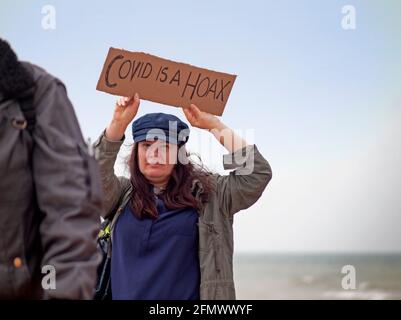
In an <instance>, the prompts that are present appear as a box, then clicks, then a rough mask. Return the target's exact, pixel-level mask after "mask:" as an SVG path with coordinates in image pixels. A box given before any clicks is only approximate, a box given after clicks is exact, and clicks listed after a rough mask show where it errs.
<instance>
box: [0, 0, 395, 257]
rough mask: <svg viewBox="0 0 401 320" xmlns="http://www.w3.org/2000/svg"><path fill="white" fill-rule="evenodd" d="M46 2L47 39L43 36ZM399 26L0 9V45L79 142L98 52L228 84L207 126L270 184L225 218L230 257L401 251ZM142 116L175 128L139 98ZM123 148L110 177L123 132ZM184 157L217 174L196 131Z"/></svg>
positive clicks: (116, 7) (91, 5) (180, 10)
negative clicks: (116, 52)
mask: <svg viewBox="0 0 401 320" xmlns="http://www.w3.org/2000/svg"><path fill="white" fill-rule="evenodd" d="M46 5H50V6H52V8H54V10H55V29H45V28H43V25H42V23H43V20H44V19H45V16H46V15H47V11H44V12H43V13H42V10H43V8H44V6H46ZM345 5H352V6H353V8H354V9H355V18H356V19H355V28H354V29H344V28H343V27H342V26H343V25H342V21H343V19H344V16H346V13H343V12H342V8H343V6H345ZM400 16H401V2H400V1H398V0H382V1H379V0H375V1H373V0H364V1H357V0H348V1H337V0H326V1H319V0H284V1H255V0H247V1H229V0H222V1H211V0H204V1H198V2H195V1H178V0H171V1H123V0H114V1H96V2H94V1H85V2H83V1H60V0H59V1H56V0H48V1H41V0H37V1H32V0H26V1H23V0H13V1H11V0H0V37H2V38H4V39H6V40H8V41H9V42H10V44H11V45H12V47H13V48H14V49H15V50H16V52H17V54H18V56H19V58H20V59H22V60H28V61H30V62H32V63H35V64H37V65H40V66H41V67H43V68H45V69H46V70H47V71H48V72H50V73H52V74H53V75H55V76H57V77H58V78H59V79H61V80H62V81H63V82H64V83H65V84H66V86H67V90H68V94H69V97H70V99H71V101H72V102H73V105H74V107H75V111H76V114H77V117H78V120H79V122H80V125H81V129H82V132H83V134H84V136H85V137H86V138H91V139H92V140H93V139H96V138H97V137H98V136H99V135H100V133H101V132H102V130H103V129H104V128H105V127H106V126H107V124H108V122H109V121H110V119H111V116H112V112H113V108H114V103H115V101H116V97H115V96H113V95H110V94H106V93H103V92H99V91H96V89H95V87H96V83H97V80H98V78H99V75H100V72H101V69H102V66H103V63H104V60H105V58H106V55H107V52H108V48H109V47H111V46H112V47H116V48H124V49H126V50H131V51H143V52H147V53H151V54H154V55H157V56H160V57H163V58H166V59H171V60H175V61H180V62H185V63H190V64H193V65H196V66H199V67H204V68H208V69H212V70H216V71H221V72H227V73H232V74H236V75H238V77H237V80H236V82H235V84H234V87H233V89H232V92H231V95H230V98H229V100H228V103H227V106H226V109H225V112H224V114H223V116H222V118H221V120H222V121H223V122H224V123H226V124H227V125H229V126H230V127H232V128H233V129H235V130H236V131H238V133H240V134H241V135H242V136H244V137H245V138H246V139H247V140H248V142H250V143H255V144H256V145H257V146H258V148H259V150H260V151H261V153H262V154H263V155H264V156H265V158H266V159H267V160H268V161H269V163H270V165H271V167H272V170H273V179H272V180H271V182H270V184H269V185H268V187H267V189H266V190H265V192H264V194H263V195H262V197H261V198H260V199H259V201H258V202H257V203H256V204H255V205H254V206H252V207H251V208H250V209H247V210H244V211H241V212H239V213H237V214H236V216H235V222H234V232H235V233H234V237H235V244H234V246H235V250H236V252H297V253H302V252H305V253H306V252H401V232H400V225H401V197H400V190H401V166H400V164H401V126H400V120H401V88H400V87H401V59H400V57H401V36H400V33H401V19H400ZM148 112H166V113H172V114H175V115H177V116H179V117H181V118H182V119H184V115H183V113H182V111H181V110H180V109H178V108H174V107H168V106H164V105H161V104H156V103H153V102H148V101H142V102H141V107H140V111H139V114H138V116H140V115H143V114H146V113H148ZM130 139H131V140H130ZM127 142H128V143H127V145H126V146H125V147H124V148H123V150H122V152H121V157H119V159H118V161H117V164H116V172H117V173H119V174H124V173H126V171H124V157H125V155H126V154H127V152H128V150H129V142H132V138H131V137H130V133H129V129H128V131H127ZM188 147H189V149H190V151H192V152H195V153H197V154H199V155H200V156H201V157H202V159H203V162H204V163H205V164H206V166H208V167H209V168H210V169H211V170H214V171H216V172H219V173H221V174H224V173H225V172H224V170H223V167H222V155H223V154H224V153H225V150H224V148H223V147H221V146H220V145H219V144H218V142H217V141H214V140H213V138H212V137H211V135H210V134H209V133H207V132H203V131H202V130H199V129H196V128H193V129H192V131H191V137H190V140H189V142H188Z"/></svg>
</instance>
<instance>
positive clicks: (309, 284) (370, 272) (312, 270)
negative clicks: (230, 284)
mask: <svg viewBox="0 0 401 320" xmlns="http://www.w3.org/2000/svg"><path fill="white" fill-rule="evenodd" d="M234 280H235V287H236V293H237V299H245V300H248V299H256V300H278V299H285V300H311V299H317V300H338V299H340V300H400V299H401V254H374V253H370V254H365V253H359V254H355V253H352V254H351V253H347V254H328V253H319V254H317V253H313V254H312V253H307V254H300V253H285V254H284V253H238V254H235V255H234Z"/></svg>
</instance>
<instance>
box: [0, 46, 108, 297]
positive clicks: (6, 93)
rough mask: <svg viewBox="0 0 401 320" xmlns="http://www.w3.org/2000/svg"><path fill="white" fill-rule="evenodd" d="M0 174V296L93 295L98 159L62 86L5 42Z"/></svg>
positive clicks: (0, 55) (0, 54)
mask: <svg viewBox="0 0 401 320" xmlns="http://www.w3.org/2000/svg"><path fill="white" fill-rule="evenodd" d="M0 176H1V179H0V233H1V236H0V298H1V299H91V298H92V297H93V293H94V292H93V287H94V285H95V281H96V269H97V266H98V264H99V263H100V255H99V253H98V251H97V248H96V235H97V231H98V228H99V224H100V221H99V214H101V203H102V193H101V185H100V179H99V174H98V167H97V163H96V161H95V160H94V158H93V157H92V156H91V155H90V154H89V149H88V148H87V145H86V143H85V142H84V139H83V137H82V134H81V130H80V128H79V125H78V121H77V119H76V116H75V113H74V110H73V107H72V105H71V102H70V100H69V99H68V97H67V93H66V89H65V87H64V85H63V83H62V82H61V81H60V80H58V79H57V78H55V77H53V76H51V75H50V74H48V73H47V72H46V71H44V70H43V69H41V68H39V67H38V66H35V65H33V64H30V63H28V62H21V61H19V60H18V59H17V56H16V54H15V53H14V52H13V50H12V49H11V47H10V45H9V44H8V43H7V42H6V41H4V40H2V39H0ZM51 270H53V271H55V273H54V279H53V280H54V283H51V281H52V278H51V277H50V275H51V274H50V273H51ZM45 276H46V277H47V278H46V279H45V278H44V277H45ZM42 282H44V285H43V283H42Z"/></svg>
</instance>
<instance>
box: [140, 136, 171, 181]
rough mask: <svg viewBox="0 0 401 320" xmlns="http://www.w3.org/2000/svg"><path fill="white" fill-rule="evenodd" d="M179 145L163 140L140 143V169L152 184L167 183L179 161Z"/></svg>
mask: <svg viewBox="0 0 401 320" xmlns="http://www.w3.org/2000/svg"><path fill="white" fill-rule="evenodd" d="M177 153H178V147H177V145H175V144H173V143H167V142H165V141H162V140H156V141H141V142H139V143H138V162H139V171H141V173H142V174H143V175H144V176H145V178H146V179H147V180H148V181H149V182H150V183H152V184H156V185H165V184H167V182H168V180H169V178H170V175H171V173H172V171H173V169H174V166H175V164H176V163H177Z"/></svg>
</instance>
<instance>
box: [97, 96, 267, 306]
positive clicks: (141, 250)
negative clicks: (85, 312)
mask: <svg viewBox="0 0 401 320" xmlns="http://www.w3.org/2000/svg"><path fill="white" fill-rule="evenodd" d="M139 104H140V99H139V96H138V94H135V96H134V98H120V99H119V100H118V102H117V104H116V107H115V111H114V115H113V119H112V121H111V123H110V124H109V126H108V127H107V129H106V130H105V131H104V133H103V134H102V135H101V137H100V138H99V139H98V141H97V142H96V143H95V148H96V153H97V155H98V161H99V164H100V171H101V176H102V183H103V188H104V192H105V198H106V199H105V218H106V217H107V218H109V219H110V218H111V219H112V223H111V227H110V228H111V239H112V254H111V291H112V298H113V299H146V300H151V299H160V300H166V299H178V300H186V299H188V300H194V299H203V300H206V299H207V300H209V299H235V288H234V281H233V227H232V224H233V215H234V214H235V213H236V212H238V211H240V210H242V209H246V208H248V207H249V206H251V205H252V204H253V203H255V202H256V201H257V199H258V198H259V197H260V196H261V194H262V192H263V190H264V189H265V187H266V186H267V184H268V182H269V181H270V179H271V177H272V172H271V168H270V166H269V163H268V162H267V161H266V160H265V159H264V158H263V157H262V155H261V154H260V153H259V151H258V150H257V148H256V146H255V145H248V144H247V143H246V141H244V140H243V139H241V138H240V137H238V136H237V135H236V134H235V133H234V132H233V130H231V129H229V128H228V127H227V126H225V125H224V124H223V123H222V122H221V121H220V120H219V119H218V118H217V117H215V116H213V115H211V114H208V113H206V112H202V111H200V110H199V109H198V108H197V107H196V106H195V105H193V104H192V105H190V106H189V107H187V108H184V109H183V111H184V114H185V116H186V118H187V120H188V121H189V123H190V124H191V125H192V126H194V127H197V128H201V129H204V130H208V131H210V132H211V133H212V134H213V135H214V136H215V137H216V138H217V139H218V141H219V142H220V143H221V144H222V145H223V146H224V147H225V148H226V149H227V150H228V152H229V154H228V155H225V156H224V159H223V160H224V168H225V169H235V170H234V171H232V172H230V174H228V175H224V176H223V175H218V174H211V173H209V172H207V171H206V170H204V169H202V167H199V166H196V165H195V164H194V163H192V162H191V161H189V160H188V154H187V152H186V150H185V143H186V141H187V140H188V137H189V128H188V126H187V125H186V124H185V123H184V122H182V121H181V120H180V119H178V118H177V117H175V116H173V115H168V114H164V113H153V114H147V115H145V116H143V117H141V118H139V119H136V120H135V121H134V122H133V124H132V133H133V138H134V146H133V148H132V153H131V157H130V161H129V167H130V173H131V177H130V179H126V178H123V177H116V176H115V174H114V170H113V167H114V163H115V160H116V157H117V153H118V151H119V150H120V147H121V144H122V143H123V141H124V133H125V130H126V128H127V127H128V125H129V124H130V123H131V121H132V120H133V119H134V118H135V116H136V114H137V111H138V108H139ZM113 215H114V216H113Z"/></svg>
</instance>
